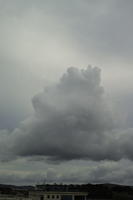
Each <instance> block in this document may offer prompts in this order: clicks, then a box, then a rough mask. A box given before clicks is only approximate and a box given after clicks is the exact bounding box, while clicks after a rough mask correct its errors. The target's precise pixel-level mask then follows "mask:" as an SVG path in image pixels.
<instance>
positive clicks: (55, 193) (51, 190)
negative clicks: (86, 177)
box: [29, 184, 88, 200]
mask: <svg viewBox="0 0 133 200" xmlns="http://www.w3.org/2000/svg"><path fill="white" fill-rule="evenodd" d="M87 196H88V192H87V191H82V189H81V188H80V186H74V185H69V186H68V185H56V184H55V185H48V184H47V185H38V186H36V189H35V190H32V191H30V192H29V198H31V199H32V200H87Z"/></svg>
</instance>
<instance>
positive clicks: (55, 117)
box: [13, 66, 119, 160]
mask: <svg viewBox="0 0 133 200" xmlns="http://www.w3.org/2000/svg"><path fill="white" fill-rule="evenodd" d="M32 102H33V107H34V110H35V114H34V117H33V119H32V120H30V122H27V123H26V125H24V127H21V129H19V130H18V132H19V133H18V134H17V133H16V138H15V144H14V147H13V150H14V151H15V153H16V154H17V155H20V156H37V155H38V156H46V157H48V159H52V160H71V159H92V160H103V159H118V158H117V156H116V155H115V156H114V155H112V149H113V142H112V141H113V139H112V136H111V135H110V132H111V131H112V129H113V128H114V124H113V119H112V115H111V112H110V111H109V109H108V106H107V105H106V103H105V100H104V90H103V87H102V86H101V80H100V69H99V68H97V67H91V66H89V67H88V68H87V69H85V70H83V69H82V70H79V69H77V68H75V67H70V68H68V69H67V72H66V73H65V74H64V75H63V76H62V77H61V79H60V81H59V82H58V83H57V84H55V85H53V86H51V87H47V88H45V89H44V91H43V92H42V93H40V94H38V95H36V96H35V97H34V98H33V100H32ZM22 144H23V145H22ZM118 157H119V156H118Z"/></svg>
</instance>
